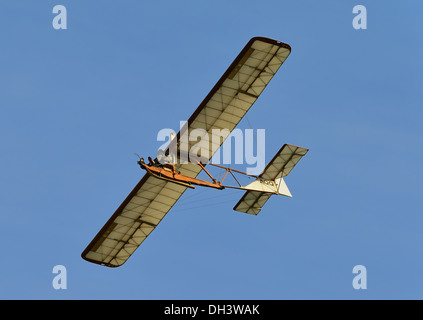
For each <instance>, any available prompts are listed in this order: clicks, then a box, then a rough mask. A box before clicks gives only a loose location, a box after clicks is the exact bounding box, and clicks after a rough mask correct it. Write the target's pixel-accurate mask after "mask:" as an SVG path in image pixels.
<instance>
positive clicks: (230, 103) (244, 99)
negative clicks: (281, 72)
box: [168, 37, 291, 178]
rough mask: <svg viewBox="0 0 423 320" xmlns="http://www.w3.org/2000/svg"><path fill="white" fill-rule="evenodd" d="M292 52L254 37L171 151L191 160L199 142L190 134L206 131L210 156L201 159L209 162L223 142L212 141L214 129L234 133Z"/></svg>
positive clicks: (188, 167) (193, 169)
mask: <svg viewBox="0 0 423 320" xmlns="http://www.w3.org/2000/svg"><path fill="white" fill-rule="evenodd" d="M290 52H291V47H290V46H289V45H288V44H285V43H282V42H280V41H276V40H272V39H268V38H262V37H256V38H252V39H251V40H250V41H249V42H248V44H247V45H246V46H245V47H244V49H243V50H242V51H241V53H240V54H239V55H238V56H237V58H236V59H235V60H234V61H233V63H232V64H231V65H230V67H229V68H228V69H227V70H226V72H225V73H224V74H223V76H222V77H221V78H220V80H219V81H218V82H217V83H216V85H215V86H214V87H213V89H212V90H211V91H210V93H209V94H208V95H207V96H206V98H205V99H204V101H203V102H202V103H201V104H200V106H199V107H198V108H197V110H196V111H195V112H194V113H193V115H192V116H191V117H190V118H189V120H188V122H187V124H186V127H185V128H184V129H182V130H181V131H180V132H179V133H178V135H177V137H176V139H174V141H173V145H172V143H171V144H170V147H169V148H168V151H169V150H172V149H176V150H177V152H178V154H179V155H180V156H181V157H184V158H183V159H185V160H189V159H188V157H187V154H188V153H189V151H190V150H192V149H191V148H192V147H193V146H194V145H195V144H196V143H197V141H189V139H188V138H189V137H188V133H191V132H193V130H195V129H203V130H205V131H206V132H207V134H208V141H209V142H210V143H209V144H208V145H207V146H206V148H207V149H208V154H207V155H201V156H202V157H201V160H202V162H203V163H207V162H208V161H209V160H210V159H211V158H212V156H213V155H214V153H215V152H216V151H217V149H219V147H220V146H221V145H222V144H223V140H224V139H213V138H212V130H213V129H218V130H223V129H227V130H229V132H231V131H232V130H233V129H234V128H235V127H236V125H237V124H238V123H239V122H240V121H241V119H242V118H243V117H244V115H245V114H246V113H247V112H248V110H249V109H250V108H251V106H252V105H253V104H254V102H255V101H256V100H257V98H258V97H259V96H260V94H261V93H262V91H263V90H264V88H265V87H266V86H267V84H268V83H269V82H270V80H271V79H272V78H273V76H274V75H275V73H276V72H277V71H278V69H279V68H280V67H281V65H282V64H283V63H284V62H285V60H286V58H287V57H288V55H289V54H290ZM198 140H200V138H198ZM213 140H215V141H213ZM212 142H214V144H213V143H212ZM175 143H176V144H177V145H176V146H175V145H174V144H175ZM178 163H179V161H178ZM177 168H178V170H180V171H181V173H182V174H185V175H187V176H190V177H192V178H195V177H196V176H197V175H198V174H199V172H200V171H201V168H200V167H199V166H198V165H196V164H191V163H188V164H182V165H181V164H179V165H177Z"/></svg>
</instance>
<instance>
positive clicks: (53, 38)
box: [0, 0, 423, 299]
mask: <svg viewBox="0 0 423 320" xmlns="http://www.w3.org/2000/svg"><path fill="white" fill-rule="evenodd" d="M57 4H61V5H65V6H66V8H67V15H68V29H67V30H55V29H53V27H52V20H53V18H54V15H53V14H52V9H53V7H54V6H55V5H57ZM357 4H362V5H365V6H366V8H367V14H368V16H367V19H368V21H367V30H355V29H354V28H353V27H352V20H353V18H354V14H353V13H352V8H353V7H354V6H355V5H357ZM422 9H423V4H422V3H421V2H420V1H417V0H416V1H414V0H408V1H404V2H402V3H399V2H396V1H377V2H376V1H360V2H359V1H355V0H354V1H335V0H333V1H329V0H328V1H260V2H257V1H233V0H232V1H213V2H211V1H182V2H175V1H156V2H152V1H151V2H141V1H133V0H127V1H124V2H118V1H98V0H96V1H94V0H92V1H82V0H72V1H69V0H60V1H59V0H57V1H29V0H20V1H11V0H7V1H2V2H1V4H0V39H1V44H2V45H1V50H0V67H1V68H0V69H1V72H0V146H1V157H0V214H1V218H2V223H1V224H0V235H1V236H0V237H1V242H2V258H1V267H0V271H1V272H0V298H2V299H422V298H423V289H422V288H423V276H422V270H423V252H422V249H421V243H423V232H422V227H423V215H422V210H421V208H422V199H423V190H422V186H421V181H422V178H423V176H422V170H421V163H422V161H423V151H422V142H423V132H422V129H421V119H422V117H423V111H422V110H421V105H422V100H423V94H422V85H423V80H422V77H421V74H422V71H423V62H422V59H421V57H422V55H423V40H422V36H421V30H422V27H423V26H422V22H421V12H422ZM254 36H265V37H270V38H274V39H277V40H280V41H283V42H286V43H288V44H290V45H291V47H292V53H291V55H290V57H289V58H288V59H287V61H286V63H285V64H284V65H283V67H282V68H281V69H280V70H279V72H278V73H277V75H276V76H275V78H274V79H273V80H272V82H271V83H270V84H269V86H268V87H267V88H266V90H265V91H264V92H263V94H262V95H261V97H260V98H259V100H258V101H257V102H256V104H255V105H254V106H253V108H252V109H251V111H250V112H249V114H248V120H249V122H250V123H251V125H252V126H253V128H257V129H258V128H260V129H262V128H264V129H266V159H268V160H270V159H271V158H272V157H273V155H274V154H275V153H276V151H277V150H279V148H280V147H281V146H282V145H283V144H284V143H291V144H294V145H299V146H304V147H307V148H309V149H310V152H309V153H308V154H307V156H306V157H305V158H304V159H303V160H302V161H301V162H300V163H299V165H298V166H297V167H296V168H295V169H294V171H293V172H292V173H291V175H290V176H288V177H287V179H286V182H287V184H288V186H289V187H290V190H291V192H292V194H293V196H294V197H293V198H292V199H290V198H285V197H272V198H271V199H270V200H269V202H268V203H267V204H266V206H265V207H264V208H263V210H262V211H261V212H260V214H259V215H258V216H250V215H247V214H242V213H238V212H234V211H232V208H233V206H234V204H235V203H236V202H237V201H238V199H239V198H240V197H241V195H242V192H239V193H236V192H235V193H234V192H232V191H228V192H227V193H226V190H225V191H222V193H217V192H220V191H214V190H205V191H204V190H200V189H197V190H189V191H188V192H187V193H186V194H185V195H184V196H183V198H182V199H181V203H180V206H179V204H178V205H177V206H175V207H174V208H173V209H172V211H170V212H169V214H168V215H167V216H166V217H165V219H164V220H163V221H162V222H161V223H160V225H159V227H158V228H157V229H156V230H155V231H154V232H153V233H152V234H151V235H150V236H149V238H148V239H147V240H146V241H145V242H144V243H143V244H142V246H141V247H140V248H139V249H138V250H137V251H136V252H135V254H134V255H133V256H132V257H131V259H130V260H129V261H128V262H127V263H126V264H125V265H124V266H122V267H120V268H117V269H109V268H105V267H100V266H98V265H94V264H90V263H88V262H86V261H84V260H82V259H81V257H80V254H81V252H82V251H83V249H84V248H85V247H86V245H87V244H88V243H89V242H90V241H91V239H92V238H93V237H94V235H95V234H96V233H97V232H98V230H99V229H100V228H101V227H102V226H103V224H104V223H105V222H106V221H107V219H108V218H109V217H110V216H111V215H112V214H113V212H114V211H115V209H116V208H117V207H118V206H119V204H120V203H121V202H122V201H123V200H124V198H125V197H126V195H127V194H128V193H129V192H130V191H131V190H132V188H133V187H134V186H135V184H136V183H137V182H138V181H139V179H141V177H142V175H143V174H144V173H143V172H142V171H141V170H140V169H139V167H138V166H137V165H136V157H135V156H134V155H133V153H134V152H137V153H139V154H142V155H145V156H148V155H154V154H155V152H156V150H157V148H158V147H159V146H160V145H161V144H162V142H157V141H156V136H157V133H158V131H159V130H160V129H163V128H173V129H174V130H178V128H179V121H182V120H187V119H188V117H189V116H190V115H191V114H192V112H193V111H194V110H195V109H196V108H197V106H198V105H199V104H200V102H201V101H202V100H203V98H204V97H205V96H206V94H207V93H208V92H209V91H210V89H211V88H212V87H213V85H214V84H215V83H216V81H217V80H218V79H219V77H220V76H221V75H222V73H223V72H224V71H225V70H226V68H227V67H228V66H229V64H230V63H231V62H232V61H233V59H234V58H235V57H236V55H237V54H238V53H239V51H240V50H241V49H242V48H243V47H244V45H245V44H246V43H247V42H248V40H249V39H250V38H252V37H254ZM249 126H250V124H249V123H248V122H247V121H246V120H243V121H242V123H241V124H240V128H248V127H249ZM195 192H198V194H197V195H196V196H194V194H195ZM223 192H225V193H223ZM220 195H222V198H220ZM193 198H194V199H197V200H204V199H210V200H208V201H207V200H204V202H200V204H201V205H200V206H199V205H198V202H197V205H194V204H193V205H190V202H191V201H190V200H192V199H193ZM211 199H218V200H219V201H214V200H211ZM206 204H207V205H206ZM178 206H179V207H178ZM55 265H64V266H65V267H66V269H67V285H68V288H67V289H66V290H55V289H54V288H53V287H52V280H53V278H54V276H55V275H54V274H53V273H52V270H53V267H54V266H55ZM355 265H364V266H365V267H366V268H367V287H368V288H367V289H366V290H354V288H353V287H352V280H353V277H354V275H353V274H352V269H353V267H354V266H355Z"/></svg>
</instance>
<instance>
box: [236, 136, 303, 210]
mask: <svg viewBox="0 0 423 320" xmlns="http://www.w3.org/2000/svg"><path fill="white" fill-rule="evenodd" d="M307 152H308V149H305V148H301V147H297V146H293V145H290V144H285V145H284V146H283V147H282V148H281V149H280V150H279V151H278V153H277V154H276V155H275V156H274V157H273V159H272V160H271V161H270V162H269V164H268V165H267V166H266V168H265V169H264V171H263V172H262V173H261V174H260V175H259V177H258V178H257V179H256V180H255V181H253V182H252V183H250V184H249V185H247V186H245V187H243V189H247V192H245V193H244V195H243V196H242V198H241V200H239V201H238V203H237V204H236V206H235V207H234V210H235V211H240V212H245V213H249V214H254V215H257V214H258V213H259V212H260V210H261V208H262V207H263V206H264V204H265V203H266V202H267V200H269V198H270V196H272V195H273V194H276V195H283V196H287V197H292V195H291V192H290V191H289V189H288V187H287V185H286V183H285V181H284V180H283V178H284V177H286V176H287V175H288V174H289V173H290V172H291V170H292V169H293V168H294V167H295V165H296V164H297V163H298V161H300V160H301V158H302V157H303V156H305V155H306V153H307Z"/></svg>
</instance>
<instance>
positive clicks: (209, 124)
mask: <svg viewBox="0 0 423 320" xmlns="http://www.w3.org/2000/svg"><path fill="white" fill-rule="evenodd" d="M290 52H291V47H290V46H289V45H287V44H285V43H282V42H280V41H276V40H272V39H268V38H263V37H255V38H252V39H251V40H250V41H249V42H248V43H247V45H246V46H245V47H244V49H243V50H242V51H241V53H240V54H239V55H238V56H237V57H236V59H235V60H234V61H233V63H232V64H231V65H230V66H229V68H228V69H227V70H226V72H225V73H224V74H223V76H222V77H221V78H220V80H219V81H218V82H217V83H216V85H215V86H214V87H213V89H212V90H211V91H210V93H209V94H208V95H207V96H206V98H205V99H204V101H203V102H202V103H201V104H200V106H199V107H198V108H197V110H195V112H194V114H193V115H192V116H191V117H190V118H189V120H188V122H187V128H186V129H187V130H188V131H190V130H194V129H198V128H201V129H204V130H205V132H207V133H209V134H211V132H212V130H213V129H221V130H222V129H227V130H229V131H232V130H233V129H234V128H235V127H236V126H237V124H238V123H239V122H240V121H241V119H242V118H243V117H244V115H245V114H246V113H247V112H248V110H249V109H250V108H251V106H252V105H253V104H254V102H255V101H256V100H257V98H258V97H259V95H260V94H261V93H262V91H263V90H264V88H265V87H266V86H267V84H268V83H269V82H270V80H271V79H272V78H273V76H274V75H275V73H276V72H277V71H278V69H279V68H280V66H281V65H282V64H283V63H284V62H285V60H286V58H287V57H288V55H289V54H290ZM181 131H182V130H181ZM181 131H180V132H179V133H178V134H177V135H176V137H175V138H174V139H173V140H172V141H171V142H170V145H169V146H168V147H167V149H166V150H165V155H168V154H169V150H170V149H171V148H173V149H175V150H176V154H177V157H178V158H179V157H181V156H182V154H183V153H184V152H185V151H184V150H190V148H191V147H192V145H193V144H194V143H195V142H191V141H188V142H187V143H188V146H185V147H184V148H182V146H181V137H182V134H183V133H182V132H181ZM222 143H223V141H220V140H219V145H218V146H213V145H212V143H210V144H209V145H210V146H209V148H210V150H209V151H210V152H209V157H208V159H200V160H197V162H194V163H192V161H191V162H189V163H181V162H180V161H179V162H178V161H176V162H174V163H164V164H163V163H162V162H159V161H158V159H157V158H156V159H152V158H149V161H148V163H146V162H145V161H144V159H142V158H140V160H139V161H138V164H139V165H140V166H141V168H142V169H144V170H146V171H147V173H146V174H145V175H144V177H143V178H142V179H141V180H140V182H139V183H138V184H137V185H136V186H135V188H134V189H133V190H132V192H131V193H130V194H129V195H128V197H127V198H126V199H125V200H124V201H123V203H122V204H121V205H120V206H119V208H118V209H117V210H116V212H115V213H114V214H113V215H112V217H111V218H110V219H109V220H108V221H107V222H106V224H105V225H104V226H103V228H101V230H100V231H99V232H98V234H97V235H96V236H95V237H94V239H93V240H92V241H91V243H90V244H89V245H88V246H87V248H86V249H85V250H84V251H83V253H82V258H83V259H85V260H87V261H89V262H93V263H97V264H100V265H104V266H107V267H118V266H121V265H122V264H124V263H125V262H126V261H127V260H128V259H129V257H130V256H131V255H132V254H133V253H134V251H135V250H136V249H137V248H138V247H139V246H140V245H141V243H142V242H143V241H144V240H145V239H146V238H147V236H148V235H149V234H150V233H151V232H152V231H153V230H154V228H156V227H157V225H158V224H159V223H160V221H161V220H162V219H163V217H164V216H165V215H166V214H167V213H168V212H169V210H170V209H171V208H172V207H173V206H174V205H175V203H176V202H177V201H178V199H179V198H180V197H181V195H182V194H183V193H184V192H185V190H186V189H187V188H195V187H194V186H195V185H197V186H203V187H211V188H216V189H225V188H236V189H241V190H246V192H245V193H244V195H243V196H242V198H241V199H240V200H239V202H238V203H237V204H236V205H235V207H234V210H236V211H240V212H245V213H250V214H254V215H257V214H258V213H259V212H260V210H261V208H262V207H263V205H264V204H265V203H266V201H267V200H268V199H269V198H270V196H272V195H274V194H275V195H285V196H289V197H291V193H290V192H289V190H288V188H287V186H286V184H285V182H284V180H283V178H284V177H285V176H287V175H288V174H289V173H290V172H291V170H292V169H293V168H294V166H295V165H296V164H297V163H298V161H299V160H300V159H301V158H302V157H303V156H304V155H305V154H306V153H307V151H308V149H305V148H301V147H297V146H293V145H288V144H285V145H284V146H283V147H282V148H281V149H280V150H279V152H278V153H277V154H276V155H275V157H274V158H273V159H272V160H271V161H270V163H269V164H268V165H267V166H266V168H265V169H264V171H263V172H262V173H261V174H260V175H259V176H253V177H254V178H256V180H255V181H253V182H252V183H250V184H248V185H246V186H241V185H240V184H239V182H238V180H236V178H235V180H236V181H237V182H238V186H227V185H223V181H224V179H225V177H226V175H227V174H228V173H229V174H231V175H233V174H234V173H237V174H245V175H246V173H243V172H241V171H237V170H234V169H230V168H225V167H222V166H219V165H216V164H212V163H208V161H209V160H210V159H211V158H212V156H213V154H214V152H216V150H217V148H219V147H220V146H221V144H222ZM206 164H207V165H214V166H217V167H221V168H224V169H225V170H226V173H225V176H224V177H223V179H222V180H221V181H217V180H216V179H215V178H214V177H213V176H212V175H211V174H210V173H209V172H208V171H207V170H206V169H205V165H206ZM203 170H204V171H205V172H206V173H207V174H208V175H209V177H210V178H211V182H207V181H205V180H202V179H198V178H197V176H198V174H199V173H200V172H201V171H203Z"/></svg>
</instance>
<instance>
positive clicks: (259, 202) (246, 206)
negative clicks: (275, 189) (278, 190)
mask: <svg viewBox="0 0 423 320" xmlns="http://www.w3.org/2000/svg"><path fill="white" fill-rule="evenodd" d="M271 195H272V193H264V192H260V191H246V192H245V193H244V195H243V196H242V198H241V200H239V201H238V203H237V204H236V205H235V207H234V210H235V211H239V212H245V213H249V214H254V215H257V214H258V213H259V212H260V210H261V208H262V207H263V206H264V204H265V203H266V202H267V200H269V198H270V196H271Z"/></svg>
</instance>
